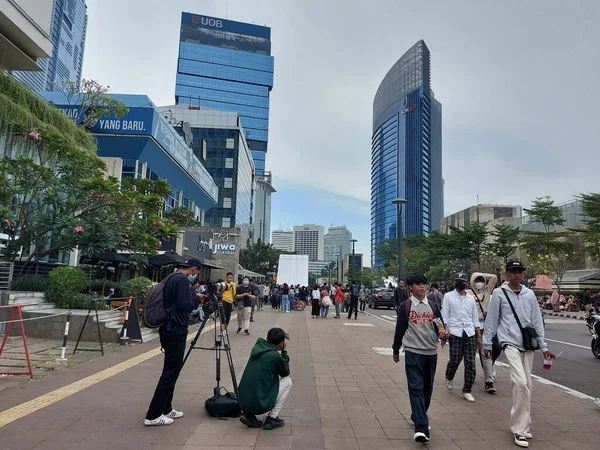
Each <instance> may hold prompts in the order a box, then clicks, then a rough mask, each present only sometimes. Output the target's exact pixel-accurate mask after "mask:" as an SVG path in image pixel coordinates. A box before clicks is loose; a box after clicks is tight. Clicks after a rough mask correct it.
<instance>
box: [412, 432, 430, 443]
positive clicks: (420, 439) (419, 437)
mask: <svg viewBox="0 0 600 450" xmlns="http://www.w3.org/2000/svg"><path fill="white" fill-rule="evenodd" d="M414 440H415V442H422V443H423V444H425V443H426V442H429V438H428V437H427V435H426V434H425V433H421V432H418V433H415V435H414Z"/></svg>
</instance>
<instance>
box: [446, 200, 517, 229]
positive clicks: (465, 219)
mask: <svg viewBox="0 0 600 450" xmlns="http://www.w3.org/2000/svg"><path fill="white" fill-rule="evenodd" d="M521 216H522V208H521V207H520V206H518V205H473V206H470V207H469V208H466V209H463V210H462V211H459V212H456V213H454V214H450V215H449V216H446V217H444V218H443V219H442V227H441V231H443V232H444V233H449V232H450V231H451V229H452V228H465V227H468V226H469V225H471V224H472V223H474V222H481V223H487V224H488V225H487V229H488V231H490V232H491V231H494V225H497V224H501V223H505V224H511V225H512V224H513V223H514V221H515V220H516V219H517V218H520V217H521Z"/></svg>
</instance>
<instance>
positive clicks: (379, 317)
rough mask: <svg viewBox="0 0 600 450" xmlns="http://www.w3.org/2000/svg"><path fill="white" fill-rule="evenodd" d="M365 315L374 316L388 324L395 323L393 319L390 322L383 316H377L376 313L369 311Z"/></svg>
mask: <svg viewBox="0 0 600 450" xmlns="http://www.w3.org/2000/svg"><path fill="white" fill-rule="evenodd" d="M367 315H368V316H371V317H375V318H376V319H379V320H381V321H383V322H385V323H389V324H390V325H396V322H395V319H394V322H390V321H389V320H387V319H384V318H383V317H381V316H378V315H376V314H373V313H370V312H368V313H367Z"/></svg>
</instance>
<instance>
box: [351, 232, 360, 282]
mask: <svg viewBox="0 0 600 450" xmlns="http://www.w3.org/2000/svg"><path fill="white" fill-rule="evenodd" d="M350 242H352V271H351V272H350V273H351V274H352V280H350V282H352V283H353V282H355V281H356V280H355V279H354V266H355V265H356V258H355V257H354V244H356V243H357V242H358V241H357V240H356V239H350Z"/></svg>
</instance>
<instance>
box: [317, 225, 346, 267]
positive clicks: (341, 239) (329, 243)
mask: <svg viewBox="0 0 600 450" xmlns="http://www.w3.org/2000/svg"><path fill="white" fill-rule="evenodd" d="M351 240H352V232H351V231H350V230H348V228H346V226H345V225H342V226H339V227H329V230H328V231H327V234H325V238H324V240H323V242H324V250H325V261H328V262H339V260H340V259H341V258H342V257H343V255H345V254H346V253H350V251H351V250H352V243H351V242H350V241H351Z"/></svg>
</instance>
